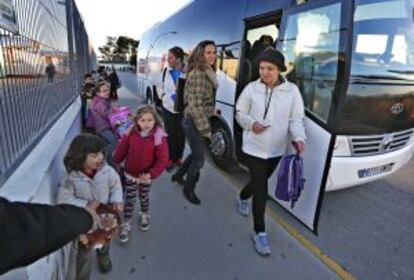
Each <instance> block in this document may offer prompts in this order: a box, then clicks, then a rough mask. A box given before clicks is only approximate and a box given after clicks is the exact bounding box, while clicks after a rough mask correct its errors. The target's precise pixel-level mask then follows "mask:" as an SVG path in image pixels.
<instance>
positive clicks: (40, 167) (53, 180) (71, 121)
mask: <svg viewBox="0 0 414 280" xmlns="http://www.w3.org/2000/svg"><path fill="white" fill-rule="evenodd" d="M80 107H81V103H80V100H79V98H78V99H77V100H76V101H75V102H74V103H73V104H72V105H71V106H70V107H69V108H68V109H67V110H66V111H65V112H64V114H62V116H61V117H60V118H59V120H58V121H57V122H56V123H55V124H54V125H53V127H52V128H51V129H50V130H49V132H48V133H47V134H46V135H45V136H44V137H43V138H42V140H41V141H40V143H39V144H38V145H37V146H36V147H35V148H34V149H33V150H32V151H31V153H30V154H29V156H28V157H27V158H26V159H25V160H24V162H23V163H22V164H21V165H20V166H19V167H18V169H17V170H16V171H15V172H14V173H13V174H12V175H11V176H10V178H9V179H8V180H7V181H6V182H5V184H4V185H3V186H2V187H1V188H0V196H3V197H6V198H7V199H9V200H11V201H24V202H36V203H45V204H55V201H56V192H57V188H58V185H59V182H60V181H61V180H62V178H63V176H64V174H65V170H64V166H63V156H64V154H65V153H66V150H67V149H68V147H69V144H70V142H71V141H72V139H73V138H74V137H75V136H76V135H77V134H79V133H80V131H81V119H80ZM69 255H70V245H68V246H66V247H65V248H64V249H62V250H59V251H57V252H55V253H53V254H51V255H49V256H47V257H45V258H43V259H41V260H38V261H37V262H35V263H33V264H32V265H30V266H28V267H26V268H22V269H17V270H15V271H12V272H9V273H8V274H5V275H3V276H0V280H20V279H25V280H26V279H30V280H49V279H53V280H57V279H62V280H66V279H67V277H66V272H67V266H68V262H69Z"/></svg>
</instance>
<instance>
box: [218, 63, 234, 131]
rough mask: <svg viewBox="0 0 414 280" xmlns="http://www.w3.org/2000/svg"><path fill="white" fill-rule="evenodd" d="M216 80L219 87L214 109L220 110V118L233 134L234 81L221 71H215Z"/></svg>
mask: <svg viewBox="0 0 414 280" xmlns="http://www.w3.org/2000/svg"><path fill="white" fill-rule="evenodd" d="M217 80H218V84H219V87H218V89H217V92H216V109H220V111H221V115H222V117H223V118H224V119H225V120H226V122H227V125H228V126H229V128H230V129H231V133H232V134H233V123H234V100H235V94H236V81H234V80H232V79H231V78H230V77H228V76H227V75H226V74H225V73H224V72H223V71H221V70H219V71H217Z"/></svg>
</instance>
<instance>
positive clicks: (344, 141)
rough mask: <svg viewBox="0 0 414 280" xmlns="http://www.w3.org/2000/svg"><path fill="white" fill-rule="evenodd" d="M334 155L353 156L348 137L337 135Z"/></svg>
mask: <svg viewBox="0 0 414 280" xmlns="http://www.w3.org/2000/svg"><path fill="white" fill-rule="evenodd" d="M333 156H334V157H349V156H351V149H350V148H349V141H348V137H346V136H336V141H335V146H334V151H333Z"/></svg>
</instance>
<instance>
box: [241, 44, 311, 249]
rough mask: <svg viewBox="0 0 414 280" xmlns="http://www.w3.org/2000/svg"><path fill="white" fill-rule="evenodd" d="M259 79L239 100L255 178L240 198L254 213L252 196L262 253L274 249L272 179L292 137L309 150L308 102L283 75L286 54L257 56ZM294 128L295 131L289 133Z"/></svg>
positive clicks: (244, 212)
mask: <svg viewBox="0 0 414 280" xmlns="http://www.w3.org/2000/svg"><path fill="white" fill-rule="evenodd" d="M258 63H259V72H260V79H258V80H256V81H254V82H251V83H250V84H248V85H247V86H246V88H245V89H244V90H243V92H242V93H241V95H240V97H239V99H238V101H237V104H236V119H237V122H238V123H239V124H240V126H241V127H242V128H243V146H242V150H243V152H244V153H245V154H246V164H247V167H248V168H249V173H250V180H249V182H248V183H247V185H246V186H245V187H244V189H243V190H242V191H241V193H240V195H239V196H238V197H237V210H238V212H239V213H240V214H241V215H243V216H249V215H250V209H249V204H248V199H249V198H250V197H253V221H254V234H253V241H254V245H255V249H256V251H257V252H258V253H259V254H260V255H264V256H265V255H269V254H270V253H271V250H270V246H269V243H268V240H267V235H266V231H265V221H264V215H265V209H266V200H267V180H268V179H269V177H270V176H271V175H272V173H273V172H274V170H275V169H276V167H277V164H278V162H279V161H280V159H281V156H282V155H283V154H284V153H285V151H286V148H287V146H288V143H289V139H292V140H293V141H295V143H296V145H295V146H296V147H297V150H298V152H299V153H303V152H304V149H305V140H306V135H305V129H304V124H303V119H304V105H303V100H302V96H301V94H300V92H299V89H298V88H297V86H296V85H294V84H292V83H290V82H288V81H287V80H286V79H285V78H284V77H282V76H281V75H280V72H284V71H286V66H285V59H284V56H283V55H282V54H281V53H280V52H278V51H277V50H275V49H274V48H271V47H269V48H268V49H266V50H265V51H264V52H263V53H262V54H261V55H260V56H259V58H258ZM289 133H290V135H289Z"/></svg>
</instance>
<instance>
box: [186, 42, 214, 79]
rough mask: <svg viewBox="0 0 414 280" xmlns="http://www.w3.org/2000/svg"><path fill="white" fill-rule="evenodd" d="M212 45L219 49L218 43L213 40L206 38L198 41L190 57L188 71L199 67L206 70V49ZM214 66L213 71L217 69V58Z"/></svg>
mask: <svg viewBox="0 0 414 280" xmlns="http://www.w3.org/2000/svg"><path fill="white" fill-rule="evenodd" d="M210 45H212V46H214V48H216V49H217V47H216V43H214V41H211V40H205V41H201V42H200V43H198V45H197V47H196V48H195V50H194V51H193V52H192V53H191V55H190V58H189V59H188V72H190V71H192V70H193V69H199V70H202V71H204V70H206V68H207V62H206V60H205V59H204V49H205V48H206V47H207V46H210ZM212 67H213V71H216V70H217V60H216V62H215V63H214V65H213V66H212Z"/></svg>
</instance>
